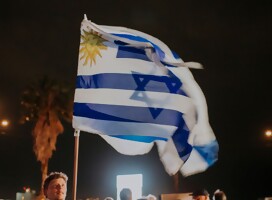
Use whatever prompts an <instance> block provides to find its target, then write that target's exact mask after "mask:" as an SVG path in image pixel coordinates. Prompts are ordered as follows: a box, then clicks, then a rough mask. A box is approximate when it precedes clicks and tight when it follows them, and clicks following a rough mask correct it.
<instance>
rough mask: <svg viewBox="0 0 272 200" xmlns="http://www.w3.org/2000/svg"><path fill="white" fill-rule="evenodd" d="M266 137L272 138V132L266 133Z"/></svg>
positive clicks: (267, 131)
mask: <svg viewBox="0 0 272 200" xmlns="http://www.w3.org/2000/svg"><path fill="white" fill-rule="evenodd" d="M265 137H267V138H272V131H271V130H266V131H265Z"/></svg>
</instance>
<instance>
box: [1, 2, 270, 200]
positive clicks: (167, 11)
mask: <svg viewBox="0 0 272 200" xmlns="http://www.w3.org/2000/svg"><path fill="white" fill-rule="evenodd" d="M0 9H1V10H0V25H1V29H0V30H1V31H0V52H1V59H0V77H1V79H0V118H1V119H2V118H8V119H10V120H11V123H12V124H11V127H10V129H9V130H8V131H7V133H6V134H0V160H1V161H0V198H11V199H15V193H16V192H17V191H22V188H23V186H30V187H31V188H33V189H35V190H37V191H39V187H40V181H41V174H40V164H39V163H38V162H37V161H36V158H35V155H34V153H33V150H32V136H31V130H32V127H33V124H26V125H20V124H19V123H18V118H19V111H20V107H19V105H20V100H19V99H20V93H21V91H22V88H24V87H25V86H26V85H28V84H30V83H31V82H33V81H37V80H39V79H40V78H41V77H42V76H43V75H48V76H49V77H52V78H56V79H59V80H69V81H70V82H71V83H74V80H75V77H76V70H77V59H78V49H79V37H80V32H79V29H80V23H81V21H82V19H83V15H84V14H87V16H88V19H90V20H92V21H93V22H95V23H97V24H103V25H115V26H125V27H128V28H133V29H136V30H140V31H143V32H145V33H148V34H150V35H153V36H155V37H157V38H159V39H160V40H162V41H163V42H165V43H166V44H167V45H168V46H169V47H170V48H171V49H173V50H174V51H176V52H177V53H178V54H179V55H180V56H181V58H182V59H183V60H184V61H197V62H200V63H202V64H203V65H204V68H205V69H204V70H192V73H193V74H194V77H195V79H196V80H197V82H198V83H199V85H200V87H201V88H202V90H203V92H204V94H205V96H206V99H207V103H208V108H209V117H210V123H211V126H212V128H213V130H214V132H215V135H216V137H217V140H218V142H219V145H220V152H219V160H218V161H217V163H216V164H215V165H214V166H212V167H211V168H209V169H208V170H207V171H206V172H204V173H201V174H198V175H193V176H190V177H187V178H185V177H182V176H180V185H179V187H180V188H179V189H180V192H190V191H193V190H194V189H196V188H198V187H205V188H207V189H208V190H209V192H210V193H212V192H213V191H214V190H215V189H217V188H220V189H222V190H224V191H225V192H226V194H227V196H228V197H229V199H233V200H243V199H247V200H248V199H257V198H258V197H264V196H272V190H271V179H272V175H271V169H272V159H271V158H272V143H271V141H270V144H269V142H268V141H265V139H264V137H263V133H264V131H265V130H266V129H269V128H270V129H271V128H272V117H271V112H272V103H271V99H272V83H271V75H272V70H271V58H272V37H271V35H272V12H271V10H272V6H271V3H270V1H268V0H262V1H251V2H249V1H245V0H236V1H231V0H224V1H223V0H219V1H195V0H190V1H183V0H172V1H171V0H170V1H169V0H168V1H158V0H145V1H144V0H139V1H125V0H115V1H102V0H100V1H98V0H97V1H86V0H82V1H72V0H66V1H63V0H60V1H50V0H49V1H43V2H41V1H34V0H29V1H26V0H21V1H19V0H15V1H4V2H1V5H0ZM73 151H74V137H73V129H72V126H71V124H68V123H65V131H64V133H63V134H62V135H60V136H59V137H58V141H57V151H55V152H54V154H53V157H52V159H51V160H50V162H49V171H64V172H66V173H67V174H68V176H69V185H68V187H69V191H68V199H71V193H72V179H73ZM126 173H129V174H131V173H142V174H143V178H144V186H143V194H144V195H147V194H155V195H157V196H158V195H159V194H161V193H172V192H174V189H173V179H172V177H170V176H169V175H168V174H167V173H166V172H165V171H164V169H163V166H162V164H161V162H160V160H159V157H158V154H157V149H156V147H154V148H153V149H152V151H151V152H150V153H149V154H146V155H143V156H124V155H121V154H119V153H117V152H116V151H115V150H114V149H113V148H112V147H111V146H109V145H108V144H107V143H106V142H105V141H103V140H102V139H101V138H100V137H99V136H96V135H91V134H88V133H81V136H80V149H79V171H78V191H77V192H78V198H82V199H84V198H86V197H90V196H91V197H100V198H101V199H103V198H104V197H106V196H113V197H114V198H115V197H116V196H115V195H116V194H115V191H116V188H115V178H116V175H118V174H126Z"/></svg>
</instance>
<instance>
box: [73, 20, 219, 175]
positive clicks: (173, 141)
mask: <svg viewBox="0 0 272 200" xmlns="http://www.w3.org/2000/svg"><path fill="white" fill-rule="evenodd" d="M188 67H196V68H199V67H201V66H200V65H199V64H198V63H194V62H190V63H184V62H183V61H182V60H181V59H180V58H179V57H178V56H177V55H176V54H174V53H173V52H172V51H171V50H170V49H169V48H168V47H167V46H166V45H165V44H164V43H162V42H161V41H160V40H158V39H156V38H154V37H152V36H150V35H147V34H145V33H142V32H139V31H136V30H132V29H128V28H124V27H113V26H101V25H96V24H94V23H93V22H91V21H88V20H83V22H82V26H81V41H80V50H79V61H78V73H77V85H76V90H75V98H74V115H73V127H74V128H75V129H78V130H82V131H86V132H90V133H95V134H99V135H100V136H101V137H103V138H104V139H105V140H106V141H107V142H108V143H109V144H110V145H112V146H113V147H114V148H115V149H116V150H117V151H118V152H120V153H123V154H126V155H137V154H145V153H147V152H149V151H150V150H151V148H152V146H153V144H154V142H156V143H157V145H158V150H159V154H160V157H161V160H162V163H163V164H164V166H165V168H166V171H167V172H168V173H169V174H171V175H172V174H174V173H176V172H177V171H178V170H180V169H181V172H182V173H183V174H184V175H190V174H194V173H197V172H201V171H204V170H205V169H206V168H207V167H209V166H210V165H211V164H213V163H214V162H215V161H216V160H217V153H218V144H217V142H216V139H215V136H214V134H213V131H212V129H211V128H210V125H209V122H208V114H207V106H206V101H205V97H204V95H203V94H202V91H201V89H200V88H199V86H198V85H197V83H196V82H195V81H194V78H193V76H192V74H191V73H190V71H189V69H188ZM187 162H188V166H187ZM184 163H185V164H184ZM191 165H193V166H191ZM182 166H184V167H182Z"/></svg>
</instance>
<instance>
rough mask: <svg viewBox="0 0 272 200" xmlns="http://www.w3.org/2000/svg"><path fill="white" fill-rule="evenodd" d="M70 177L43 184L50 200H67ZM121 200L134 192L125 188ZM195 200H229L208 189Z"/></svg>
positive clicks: (52, 175) (194, 195) (151, 197)
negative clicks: (211, 193)
mask: <svg viewBox="0 0 272 200" xmlns="http://www.w3.org/2000/svg"><path fill="white" fill-rule="evenodd" d="M67 181H68V177H67V175H66V174H64V173H63V172H52V173H50V174H49V175H48V176H47V177H46V179H45V181H44V184H43V193H44V195H45V197H46V199H48V200H65V199H66V193H67ZM119 195H120V200H132V191H131V190H130V189H129V188H123V189H122V190H121V192H120V194H119ZM191 196H192V199H193V200H227V197H226V194H225V193H224V192H223V191H221V190H219V189H218V190H216V191H215V192H214V193H213V195H212V199H211V198H210V194H209V192H208V191H207V190H206V189H200V190H196V191H194V192H193V193H192V194H191ZM104 200H114V199H113V198H112V197H106V198H105V199H104ZM138 200H157V198H156V197H155V196H154V195H151V194H149V195H148V196H146V197H143V198H140V199H138Z"/></svg>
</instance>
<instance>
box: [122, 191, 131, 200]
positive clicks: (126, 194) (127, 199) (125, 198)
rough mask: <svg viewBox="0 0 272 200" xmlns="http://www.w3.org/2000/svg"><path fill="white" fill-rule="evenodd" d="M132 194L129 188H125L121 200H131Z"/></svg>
mask: <svg viewBox="0 0 272 200" xmlns="http://www.w3.org/2000/svg"><path fill="white" fill-rule="evenodd" d="M131 195H132V192H131V190H130V189H129V188H123V189H122V190H121V192H120V199H121V200H130V199H131Z"/></svg>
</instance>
